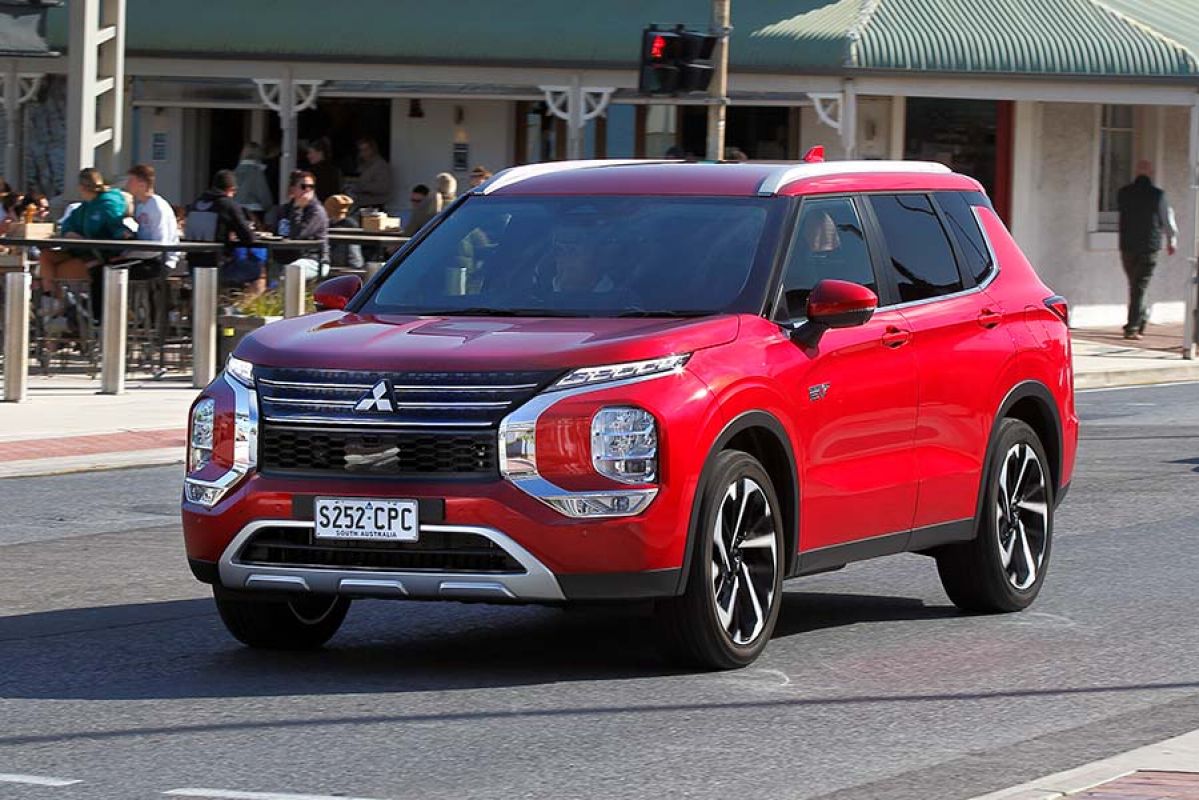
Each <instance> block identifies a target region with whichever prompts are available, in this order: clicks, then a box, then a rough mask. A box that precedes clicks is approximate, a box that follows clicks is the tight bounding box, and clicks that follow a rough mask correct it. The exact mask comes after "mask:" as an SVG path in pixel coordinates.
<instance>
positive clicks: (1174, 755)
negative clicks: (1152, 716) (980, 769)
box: [974, 731, 1199, 800]
mask: <svg viewBox="0 0 1199 800" xmlns="http://www.w3.org/2000/svg"><path fill="white" fill-rule="evenodd" d="M1058 798H1067V799H1068V800H1167V799H1168V800H1199V731H1192V732H1191V733H1187V734H1184V735H1182V736H1177V737H1175V738H1173V739H1167V740H1166V741H1164V742H1159V743H1157V744H1154V745H1149V746H1148V747H1141V748H1138V749H1136V750H1132V751H1129V752H1127V753H1123V754H1121V755H1118V756H1115V757H1114V758H1106V759H1103V760H1102V761H1096V762H1093V763H1091V764H1085V765H1083V766H1081V767H1077V768H1075V769H1072V770H1067V771H1066V772H1059V773H1058V774H1056V775H1048V776H1046V777H1044V778H1040V779H1038V780H1035V781H1031V782H1029V783H1025V784H1022V785H1020V786H1013V787H1011V788H1010V789H1004V790H1003V791H1000V792H994V793H992V794H988V795H983V796H982V797H976V798H974V800H1058Z"/></svg>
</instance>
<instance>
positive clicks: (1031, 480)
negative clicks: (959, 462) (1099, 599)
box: [937, 419, 1053, 613]
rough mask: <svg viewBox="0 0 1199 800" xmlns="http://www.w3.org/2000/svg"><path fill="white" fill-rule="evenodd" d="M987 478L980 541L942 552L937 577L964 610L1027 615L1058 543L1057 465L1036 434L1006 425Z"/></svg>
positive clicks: (1015, 422) (1014, 424)
mask: <svg viewBox="0 0 1199 800" xmlns="http://www.w3.org/2000/svg"><path fill="white" fill-rule="evenodd" d="M984 474H985V480H986V481H987V486H986V491H985V492H984V493H983V499H982V506H981V508H980V509H979V517H978V520H977V523H976V524H977V527H978V535H977V536H976V537H975V538H974V539H973V540H972V541H969V542H963V543H962V544H957V545H952V546H950V547H947V548H945V549H944V550H942V551H941V552H940V553H939V554H938V555H937V571H938V572H939V573H940V575H941V584H942V585H943V586H944V587H945V593H946V594H948V595H949V599H950V600H952V601H953V603H954V605H956V606H958V607H959V608H961V609H964V610H966V611H979V612H989V613H994V612H1003V611H1020V610H1021V609H1024V608H1027V607H1028V606H1029V605H1031V604H1032V601H1033V600H1035V599H1036V596H1037V594H1038V593H1039V592H1040V591H1041V585H1042V583H1043V582H1044V580H1045V571H1046V569H1047V568H1048V566H1049V552H1050V550H1051V548H1052V544H1053V486H1052V479H1051V474H1050V472H1049V459H1048V458H1047V457H1046V456H1045V448H1044V447H1043V446H1042V445H1041V440H1040V438H1039V437H1038V436H1037V434H1036V432H1035V431H1034V430H1033V429H1032V428H1031V427H1029V426H1028V424H1027V423H1025V422H1022V421H1021V420H1018V419H1005V420H1003V421H1002V422H1001V423H1000V427H999V431H998V435H997V437H996V440H995V446H994V448H993V450H992V452H991V455H990V458H989V462H988V465H987V470H986V472H985V473H984Z"/></svg>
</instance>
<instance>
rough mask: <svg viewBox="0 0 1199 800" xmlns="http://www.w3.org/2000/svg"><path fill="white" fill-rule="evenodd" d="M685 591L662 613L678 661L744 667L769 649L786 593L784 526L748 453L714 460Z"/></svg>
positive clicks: (767, 479)
mask: <svg viewBox="0 0 1199 800" xmlns="http://www.w3.org/2000/svg"><path fill="white" fill-rule="evenodd" d="M698 502H699V503H700V512H699V515H698V521H697V526H698V529H697V530H696V531H694V532H693V535H692V537H691V539H692V546H693V547H694V548H695V550H694V552H692V554H691V567H690V571H689V572H688V575H687V590H686V592H685V593H684V594H683V595H682V596H681V597H677V598H673V599H671V600H669V601H667V602H665V603H663V604H662V605H661V607H660V615H661V621H662V623H663V625H664V626H665V629H666V632H667V634H668V636H669V637H670V639H671V640H672V641H673V643H674V644H675V645H676V648H677V649H678V650H679V651H680V654H681V655H682V656H683V657H684V658H685V659H686V660H687V661H689V662H691V663H695V664H699V665H702V666H705V667H709V668H713V669H735V668H737V667H744V666H745V665H747V664H749V663H751V662H752V661H753V660H754V659H756V658H757V657H758V656H759V655H760V654H761V652H762V650H763V649H764V648H765V647H766V643H767V642H768V641H769V640H770V635H771V633H772V632H773V631H774V625H775V622H776V621H777V620H778V615H779V608H780V605H781V600H782V588H783V525H782V516H781V514H780V512H779V503H778V498H777V497H776V496H775V491H774V486H773V484H772V483H771V481H770V476H769V475H768V474H767V473H766V470H765V469H764V468H763V467H762V464H761V463H760V462H759V461H758V460H757V459H755V458H754V457H753V456H751V455H749V454H748V453H743V452H741V451H738V450H728V451H725V452H722V453H720V454H719V455H718V456H717V459H716V464H715V469H714V470H713V471H712V476H711V478H710V479H709V480H708V481H707V482H706V483H705V485H704V487H703V488H702V490H701V492H700V496H699V498H698Z"/></svg>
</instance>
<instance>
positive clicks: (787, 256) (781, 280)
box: [768, 192, 893, 328]
mask: <svg viewBox="0 0 1199 800" xmlns="http://www.w3.org/2000/svg"><path fill="white" fill-rule="evenodd" d="M799 199H800V202H799V203H797V204H796V205H795V207H794V209H793V210H792V215H791V218H790V220H789V227H788V233H789V235H788V236H787V237H785V240H786V246H785V247H783V248H780V249H781V252H782V257H781V258H780V259H779V263H778V271H777V273H776V275H775V286H774V304H773V306H774V307H773V310H772V311H771V313H770V314H769V316H768V319H770V320H771V321H773V322H776V323H778V324H779V325H781V326H783V327H786V328H794V327H796V326H797V325H799V324H802V323H803V322H805V321H806V317H792V316H790V315H789V314H788V313H787V305H786V282H787V265H788V264H789V263H790V261H791V253H792V251H793V250H794V248H795V247H796V240H797V239H798V236H799V220H800V219H801V218H802V216H803V210H804V206H805V205H806V204H807V202H808V201H809V200H848V201H849V202H850V205H852V206H853V208H854V212H855V213H856V214H857V215H858V221H859V222H861V223H862V229H863V230H862V232H863V234H864V235H865V238H866V252H867V253H869V254H870V268H871V269H872V270H873V271H874V284H875V286H877V287H878V292H879V299H878V302H879V307H880V308H882V306H883V301H884V292H885V291H886V292H887V293H888V296H893V295H890V290H891V287H890V286H889V284H888V283H887V282H886V280H885V279H884V276H887V275H888V273H887V272H886V271H885V270H883V269H882V266H883V263H884V262H882V261H881V254H880V252H879V250H878V246H877V244H876V243H875V242H874V237H873V235H872V234H873V229H872V226H874V225H876V224H877V223H876V222H875V220H874V214H873V212H872V211H871V210H870V208H869V205H870V204H869V203H867V202H865V200H864V199H863V198H862V195H861V194H860V193H856V192H854V193H850V192H838V193H835V194H834V193H830V194H810V195H801V196H800V198H799Z"/></svg>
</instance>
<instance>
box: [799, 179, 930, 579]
mask: <svg viewBox="0 0 1199 800" xmlns="http://www.w3.org/2000/svg"><path fill="white" fill-rule="evenodd" d="M825 278H836V279H839V280H847V281H852V282H854V283H859V284H862V285H863V286H867V287H869V288H870V289H872V290H874V291H875V293H877V292H878V287H879V283H878V280H877V278H876V276H875V265H874V263H873V261H872V259H871V253H870V249H869V246H868V243H867V240H866V236H865V233H864V229H863V226H862V222H861V215H860V214H859V212H858V208H857V206H856V205H855V201H854V200H853V199H852V198H848V197H829V198H823V197H822V198H809V199H806V200H804V203H803V207H802V209H801V213H800V217H799V222H798V224H797V227H796V232H795V236H794V238H793V241H792V244H791V249H790V252H789V254H788V259H787V268H786V273H785V277H784V293H785V294H784V301H783V303H782V306H783V307H782V309H781V310H780V313H781V314H782V315H783V316H784V317H789V318H790V320H791V322H792V324H799V323H800V322H802V320H803V317H804V315H805V313H806V303H807V297H808V294H809V292H810V291H811V290H812V288H813V287H815V285H816V284H817V283H818V282H820V281H821V280H823V279H825ZM910 338H911V336H910V331H909V330H908V327H907V323H906V321H905V320H904V318H903V315H902V314H900V313H899V312H887V311H884V312H879V313H876V314H875V316H874V317H873V318H872V319H871V320H870V321H869V322H867V323H866V324H865V325H862V326H859V327H856V328H845V329H839V330H829V331H826V332H825V333H824V335H823V336H822V337H821V338H820V341H819V342H818V343H817V344H816V345H815V346H814V347H803V346H801V345H798V344H792V343H790V342H784V343H783V344H782V345H781V346H782V347H785V348H790V350H789V352H788V354H787V355H786V357H785V358H784V363H785V364H786V367H785V370H784V372H783V373H782V374H781V375H780V376H779V377H780V380H781V381H782V382H783V383H784V385H787V386H788V387H789V388H790V389H791V391H792V401H793V408H794V409H795V420H796V429H797V430H798V431H800V433H799V437H800V442H799V454H798V456H799V459H800V463H801V467H800V468H801V480H800V485H801V487H802V488H801V493H802V496H801V498H800V513H799V518H800V535H799V547H800V550H801V551H803V552H804V553H805V554H808V553H810V552H811V551H815V550H820V549H822V548H828V547H830V546H834V545H842V544H848V543H852V542H862V541H863V540H869V539H875V540H876V542H875V546H877V547H878V548H881V549H879V551H878V552H879V553H880V554H881V553H882V552H887V551H897V550H899V549H901V548H902V546H903V544H905V543H906V534H907V532H908V531H909V530H910V528H911V525H912V516H913V513H914V510H915V505H916V486H917V483H916V473H915V464H914V456H913V450H912V441H913V437H914V435H915V429H916V400H917V396H916V363H915V358H914V356H913V354H912V348H911V346H910ZM889 534H893V535H892V536H888V535H889ZM888 543H890V544H891V545H893V546H888ZM812 555H813V556H815V555H816V554H812ZM832 560H834V561H835V560H836V558H835V557H834V558H833V559H832Z"/></svg>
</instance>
